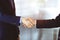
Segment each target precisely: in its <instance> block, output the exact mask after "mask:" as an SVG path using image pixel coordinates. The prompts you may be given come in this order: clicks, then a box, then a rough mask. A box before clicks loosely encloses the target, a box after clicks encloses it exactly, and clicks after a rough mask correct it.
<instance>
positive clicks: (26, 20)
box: [22, 17, 35, 28]
mask: <svg viewBox="0 0 60 40" xmlns="http://www.w3.org/2000/svg"><path fill="white" fill-rule="evenodd" d="M22 23H23V25H24V27H27V28H31V27H33V26H34V25H35V20H34V19H32V18H30V17H28V18H22Z"/></svg>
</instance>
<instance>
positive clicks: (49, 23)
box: [36, 20, 57, 28]
mask: <svg viewBox="0 0 60 40" xmlns="http://www.w3.org/2000/svg"><path fill="white" fill-rule="evenodd" d="M36 27H37V28H54V27H57V21H56V20H37V21H36Z"/></svg>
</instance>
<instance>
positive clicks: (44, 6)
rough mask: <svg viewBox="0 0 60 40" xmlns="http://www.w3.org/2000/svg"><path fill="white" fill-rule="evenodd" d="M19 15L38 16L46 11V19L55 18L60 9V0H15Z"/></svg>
mask: <svg viewBox="0 0 60 40" xmlns="http://www.w3.org/2000/svg"><path fill="white" fill-rule="evenodd" d="M15 5H16V15H17V16H24V17H25V16H33V15H36V18H37V16H39V15H40V17H41V15H42V13H41V12H40V11H41V10H42V12H44V11H46V13H44V14H45V16H44V19H45V18H46V19H52V18H55V17H56V16H57V15H58V14H59V11H60V1H59V0H15Z"/></svg>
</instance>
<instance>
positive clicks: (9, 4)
mask: <svg viewBox="0 0 60 40" xmlns="http://www.w3.org/2000/svg"><path fill="white" fill-rule="evenodd" d="M17 18H18V17H16V16H15V4H14V0H0V40H18V37H19V36H18V35H19V28H18V27H17V25H16V24H15V23H14V22H16V19H17ZM14 19H15V20H14ZM1 20H2V21H1Z"/></svg>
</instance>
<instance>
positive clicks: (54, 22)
mask: <svg viewBox="0 0 60 40" xmlns="http://www.w3.org/2000/svg"><path fill="white" fill-rule="evenodd" d="M59 26H60V14H59V15H58V16H57V17H56V19H51V20H37V23H36V27H37V28H54V27H59Z"/></svg>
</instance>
